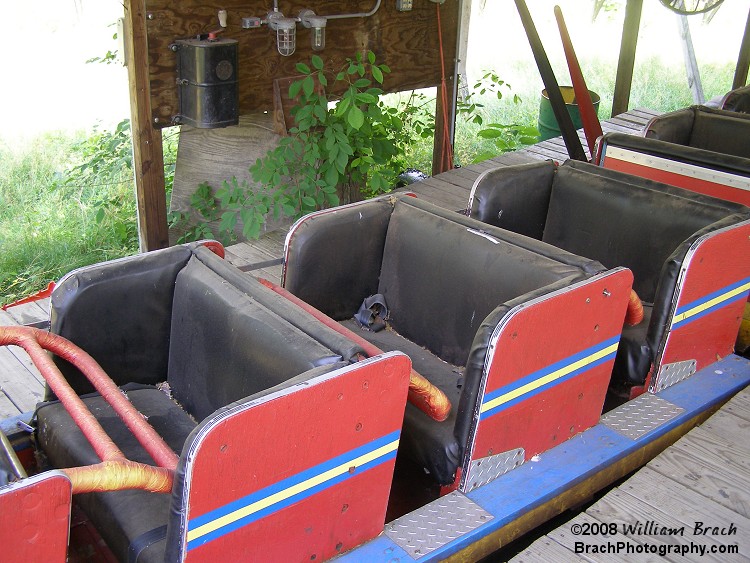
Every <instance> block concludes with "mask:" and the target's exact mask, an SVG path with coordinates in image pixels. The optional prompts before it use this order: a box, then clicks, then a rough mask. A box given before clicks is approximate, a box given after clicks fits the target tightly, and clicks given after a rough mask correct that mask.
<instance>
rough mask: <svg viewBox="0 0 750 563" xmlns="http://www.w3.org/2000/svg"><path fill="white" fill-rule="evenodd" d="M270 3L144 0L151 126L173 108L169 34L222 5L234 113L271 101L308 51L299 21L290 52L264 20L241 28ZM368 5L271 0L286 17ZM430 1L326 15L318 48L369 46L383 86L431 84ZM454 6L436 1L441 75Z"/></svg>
mask: <svg viewBox="0 0 750 563" xmlns="http://www.w3.org/2000/svg"><path fill="white" fill-rule="evenodd" d="M272 5H273V2H272V1H271V0H269V1H267V2H259V1H256V0H249V1H248V0H245V1H242V2H240V1H238V0H225V1H223V2H222V3H218V2H214V1H210V0H209V1H207V2H204V1H200V2H199V1H197V0H184V1H181V2H179V3H178V2H174V1H173V0H146V13H147V16H146V28H147V36H148V55H149V84H150V89H151V92H150V97H151V107H152V122H153V124H154V126H155V127H165V126H168V125H171V124H172V117H173V116H174V115H176V114H177V113H178V106H177V90H176V86H175V79H176V74H175V54H174V53H173V52H172V51H171V49H170V48H169V45H170V44H171V43H172V42H173V41H174V40H176V39H181V38H187V37H191V36H195V35H198V34H201V33H206V32H209V31H212V30H214V29H217V28H218V19H217V13H218V11H219V10H220V9H225V10H227V12H228V25H227V29H226V31H225V32H224V36H225V37H231V38H233V39H237V40H238V41H239V51H238V55H239V56H238V65H239V81H240V99H239V106H240V107H239V109H240V114H248V113H254V112H257V111H264V110H271V109H272V108H273V80H274V79H276V78H285V77H290V76H294V75H296V74H298V73H297V72H296V71H295V68H294V67H295V64H296V63H298V62H300V61H303V62H304V61H309V60H310V56H311V55H312V51H311V49H310V47H309V41H310V36H309V33H310V31H309V30H307V29H305V28H303V27H302V26H301V25H298V26H297V51H296V53H295V54H294V55H292V56H291V57H282V56H281V55H279V53H278V52H277V51H276V34H275V32H273V31H271V30H269V29H268V27H267V26H263V27H261V28H259V29H250V30H246V29H242V28H241V25H240V23H241V19H242V17H249V16H258V17H262V16H264V15H265V14H266V13H267V12H268V11H269V9H271V7H272ZM374 5H375V2H374V1H373V0H357V1H354V2H342V1H333V2H320V1H316V0H311V1H310V2H308V3H304V4H303V3H298V1H297V0H294V1H285V0H279V9H280V10H281V11H282V12H283V13H284V15H285V16H287V17H292V16H296V15H297V14H298V13H299V12H300V10H302V9H304V8H309V9H312V10H314V11H315V13H316V14H319V15H328V14H337V13H350V12H368V11H370V10H371V9H372V8H373V6H374ZM437 6H438V4H435V3H433V2H430V1H428V0H414V2H413V10H412V11H410V12H398V11H397V10H396V1H395V0H382V3H381V6H380V9H379V10H378V12H377V13H376V14H375V15H373V16H371V17H369V18H356V19H344V20H330V21H329V22H328V27H327V36H326V49H325V50H324V51H323V52H322V53H320V54H321V55H322V56H323V58H324V59H325V60H326V61H329V62H331V63H332V64H334V65H336V64H340V63H342V62H343V60H344V59H345V58H346V57H350V56H352V55H353V54H354V53H355V52H357V51H367V50H372V51H373V52H374V53H375V54H376V55H377V57H378V61H379V62H381V63H386V64H388V65H389V66H390V67H391V69H392V73H391V74H390V75H388V76H387V78H386V82H385V84H384V87H385V89H386V90H387V91H390V92H396V91H402V90H409V89H412V88H422V87H428V86H434V85H437V84H438V83H439V82H440V78H441V71H440V53H439V41H438V25H437V12H436V10H437ZM458 10H459V2H458V0H446V1H445V3H444V4H442V5H440V15H441V22H442V36H443V49H444V55H445V61H446V74H447V76H449V77H450V76H451V75H452V73H453V67H454V64H455V56H456V35H457V28H458Z"/></svg>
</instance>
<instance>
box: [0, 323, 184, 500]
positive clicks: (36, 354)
mask: <svg viewBox="0 0 750 563" xmlns="http://www.w3.org/2000/svg"><path fill="white" fill-rule="evenodd" d="M8 345H15V346H20V347H21V348H23V349H24V350H26V352H27V353H28V354H29V356H30V357H31V359H32V361H33V362H34V365H36V367H37V368H38V369H39V371H40V372H41V374H42V375H43V376H44V379H45V380H46V381H47V384H48V385H49V386H50V389H52V392H53V393H54V394H55V395H56V396H57V398H58V399H60V402H61V403H62V404H63V406H64V407H65V410H67V411H68V413H69V414H70V416H71V418H73V420H74V421H75V423H76V424H77V425H78V427H79V428H80V429H81V432H83V434H84V435H85V436H86V439H87V440H88V441H89V443H90V444H91V446H92V447H93V448H94V451H95V452H96V455H97V456H99V458H100V459H101V460H102V463H99V464H96V465H89V466H86V467H73V468H67V469H62V471H63V472H64V473H65V474H66V475H67V476H68V477H69V478H70V480H71V482H72V484H73V493H87V492H100V491H117V490H124V489H143V490H146V491H152V492H156V493H170V492H171V491H172V481H173V479H174V471H175V469H176V467H177V461H178V457H177V454H175V453H174V452H173V451H172V449H171V448H170V447H169V446H168V445H167V444H166V443H165V442H164V440H163V439H162V438H161V436H159V434H157V432H156V430H154V428H153V427H152V426H151V425H150V424H148V422H146V420H145V418H144V416H143V415H142V414H141V413H140V412H138V410H137V409H136V408H135V407H134V406H133V405H132V404H131V403H130V401H129V400H128V399H127V398H126V397H125V395H124V394H123V392H122V391H121V390H120V389H119V388H118V387H117V385H115V383H114V381H112V379H110V377H109V376H108V375H107V374H106V373H105V372H104V370H103V369H102V368H101V366H100V365H99V364H98V363H97V362H96V360H94V358H92V357H91V356H89V355H88V354H87V353H86V352H84V351H83V350H81V349H80V348H79V347H78V346H76V345H75V344H73V343H72V342H70V341H69V340H67V339H65V338H63V337H61V336H57V335H55V334H50V333H48V332H45V331H42V330H39V329H36V328H31V327H16V326H13V327H10V326H9V327H0V346H8ZM45 350H48V351H50V352H52V353H54V354H56V355H57V356H59V357H61V358H63V359H65V360H67V361H68V362H70V363H71V364H73V365H74V366H75V367H76V368H78V369H79V370H80V371H81V373H83V374H84V375H85V376H86V377H87V378H88V380H89V381H90V382H91V384H92V385H93V386H94V388H95V389H96V390H97V391H98V392H99V394H100V395H101V396H102V397H103V398H104V399H105V400H106V401H107V403H109V405H110V406H111V407H112V408H113V409H114V411H115V412H116V413H117V414H118V415H119V416H120V418H122V420H123V422H124V423H125V425H126V426H127V427H128V428H129V429H130V431H131V432H132V433H133V435H134V436H135V437H136V438H137V440H138V441H139V442H140V444H141V445H142V446H143V448H144V449H145V450H146V451H147V452H148V453H149V455H150V456H151V457H152V458H153V459H154V461H155V462H156V463H157V464H158V465H159V467H154V466H151V465H146V464H143V463H137V462H134V461H130V460H128V459H127V458H126V457H125V455H124V454H123V453H122V452H121V451H120V449H119V448H118V447H117V446H116V445H115V443H114V442H113V441H112V439H111V438H110V437H109V435H107V433H106V432H105V431H104V429H103V428H102V427H101V425H100V424H99V422H98V421H97V420H96V418H94V415H92V414H91V412H90V411H89V410H88V408H87V407H86V405H85V404H84V402H83V401H82V400H81V398H80V397H79V396H78V395H76V393H75V391H73V389H72V388H71V387H70V385H69V384H68V382H67V381H66V380H65V377H64V376H63V375H62V373H60V370H59V369H58V368H57V366H56V365H55V364H54V363H53V362H52V359H51V358H50V357H49V356H48V355H47V354H46V353H45Z"/></svg>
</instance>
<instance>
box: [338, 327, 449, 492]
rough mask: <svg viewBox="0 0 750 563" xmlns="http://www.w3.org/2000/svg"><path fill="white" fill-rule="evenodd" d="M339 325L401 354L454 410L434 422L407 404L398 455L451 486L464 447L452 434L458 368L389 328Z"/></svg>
mask: <svg viewBox="0 0 750 563" xmlns="http://www.w3.org/2000/svg"><path fill="white" fill-rule="evenodd" d="M341 324H343V325H344V326H345V327H346V328H348V329H349V330H352V331H354V332H356V333H357V334H359V335H360V336H362V337H363V338H365V339H366V340H367V341H369V342H370V343H372V344H374V345H375V346H377V347H378V348H380V349H381V350H383V351H386V352H389V351H392V350H398V351H400V352H403V353H404V354H406V355H407V356H409V358H410V359H411V362H412V367H413V368H414V370H415V371H417V372H418V373H420V374H421V375H423V376H424V377H426V378H427V379H428V380H429V381H430V382H431V383H432V384H433V385H435V386H436V387H438V388H439V389H440V390H441V391H443V392H444V393H445V394H446V396H447V397H448V399H449V400H450V402H451V405H453V408H452V409H451V412H450V414H449V415H448V418H447V419H446V420H445V421H443V422H436V421H434V420H433V419H431V418H430V417H428V416H427V415H426V414H424V413H423V412H422V411H420V410H419V409H418V408H416V407H415V406H414V405H412V404H411V403H407V405H406V412H405V414H404V426H403V429H402V431H401V442H400V444H399V451H400V452H402V453H403V454H405V455H406V456H407V457H409V458H410V459H412V460H413V461H416V462H417V463H419V464H420V466H421V467H423V468H424V469H426V470H427V471H429V472H430V474H432V476H433V477H434V478H435V480H436V481H438V482H439V483H441V484H444V485H447V484H448V483H452V482H453V475H454V474H455V472H456V468H457V467H458V466H459V465H460V464H461V455H462V453H463V445H462V444H459V443H458V440H457V439H456V436H455V433H454V428H455V426H456V419H457V416H458V408H457V405H458V404H459V398H460V395H461V388H462V386H463V377H462V374H461V371H462V370H461V368H459V367H458V366H454V365H452V364H449V363H447V362H444V361H442V360H441V359H440V358H438V357H437V356H435V355H434V354H433V353H431V352H430V351H429V350H427V349H425V348H423V347H421V346H418V345H417V344H414V342H411V341H410V340H407V339H406V338H404V337H403V336H401V335H400V334H398V333H397V332H395V331H393V330H392V329H390V328H387V329H385V330H381V331H379V332H371V331H367V330H361V329H360V325H359V324H358V323H357V321H355V320H354V319H351V320H349V321H343V322H342V323H341Z"/></svg>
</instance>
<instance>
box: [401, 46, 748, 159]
mask: <svg viewBox="0 0 750 563" xmlns="http://www.w3.org/2000/svg"><path fill="white" fill-rule="evenodd" d="M563 65H564V63H558V64H557V65H556V67H561V68H563V69H564V70H560V69H559V68H556V74H557V76H558V81H559V82H560V84H566V83H568V82H569V81H566V79H565V77H567V69H566V68H565V67H564V66H563ZM582 67H583V72H584V74H585V78H586V83H587V86H588V87H589V89H591V90H593V91H595V92H597V93H598V94H599V95H600V97H601V102H600V104H599V118H600V119H601V120H604V119H607V118H609V117H610V114H611V112H612V97H613V94H614V89H615V77H616V71H617V68H616V62H612V61H608V60H606V59H597V58H593V59H590V60H587V61H584V62H583V63H582ZM511 69H512V74H513V76H514V77H515V78H514V81H513V83H512V84H511V85H510V86H511V89H510V92H504V94H505V95H504V96H503V98H502V99H501V100H498V99H497V98H496V97H495V96H493V95H491V94H487V95H484V96H481V95H478V96H476V95H475V100H476V101H479V102H480V103H482V104H483V106H484V107H483V108H482V109H481V110H480V114H481V115H482V118H483V122H484V124H487V123H501V124H504V125H520V126H530V125H531V126H534V125H536V124H537V119H538V116H539V102H540V97H541V90H542V83H541V78H540V77H539V74H538V71H537V69H536V67H535V66H533V64H530V63H529V61H517V62H516V63H514V64H513V65H512V66H511ZM733 73H734V65H733V64H732V63H727V64H724V65H718V64H705V65H702V66H701V80H702V83H703V90H704V93H705V96H706V99H707V100H710V99H711V98H714V97H717V96H721V95H723V94H725V93H726V92H728V91H729V90H730V89H731V87H732V77H733ZM500 78H503V77H502V76H501V77H500ZM425 92H426V93H428V94H429V95H431V96H432V101H431V103H429V104H428V105H426V106H425V108H426V109H427V111H430V112H434V107H435V106H434V90H433V91H425ZM511 92H512V93H511ZM512 94H517V95H518V96H519V97H520V102H519V103H515V102H514V96H513V95H512ZM391 99H393V98H391ZM692 103H693V99H692V95H691V92H690V89H689V88H688V84H687V78H686V76H685V71H684V69H683V68H682V67H681V66H668V65H666V64H664V62H663V61H662V60H661V59H659V58H656V57H650V58H645V59H643V60H639V61H638V62H637V64H636V67H635V69H634V76H633V83H632V87H631V92H630V104H629V107H631V108H638V107H645V108H649V109H653V110H657V111H661V112H667V111H672V110H675V109H678V108H681V107H685V106H689V105H691V104H692ZM482 127H483V126H480V125H477V124H475V123H472V122H471V121H467V120H465V119H462V117H461V116H460V115H459V117H458V119H457V120H456V133H455V147H454V152H455V160H456V163H458V164H460V165H462V166H466V165H469V164H471V163H472V161H473V160H474V157H475V156H476V155H478V154H481V153H484V152H488V151H493V150H495V152H496V154H500V152H499V151H498V150H497V149H496V147H494V144H493V142H492V141H491V140H489V139H483V138H481V137H480V136H479V135H478V133H479V131H480V130H481V129H482ZM407 157H408V159H409V160H408V161H409V165H410V166H411V167H413V168H417V169H419V170H422V171H423V172H425V173H428V174H429V173H430V170H431V168H432V139H431V138H429V139H415V142H414V144H413V146H412V147H411V148H410V149H409V151H408V154H407Z"/></svg>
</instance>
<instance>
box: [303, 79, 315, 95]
mask: <svg viewBox="0 0 750 563" xmlns="http://www.w3.org/2000/svg"><path fill="white" fill-rule="evenodd" d="M314 90H315V81H314V80H313V77H312V76H306V77H305V79H304V80H303V81H302V91H303V92H304V93H305V95H306V96H312V93H313V91H314Z"/></svg>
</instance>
